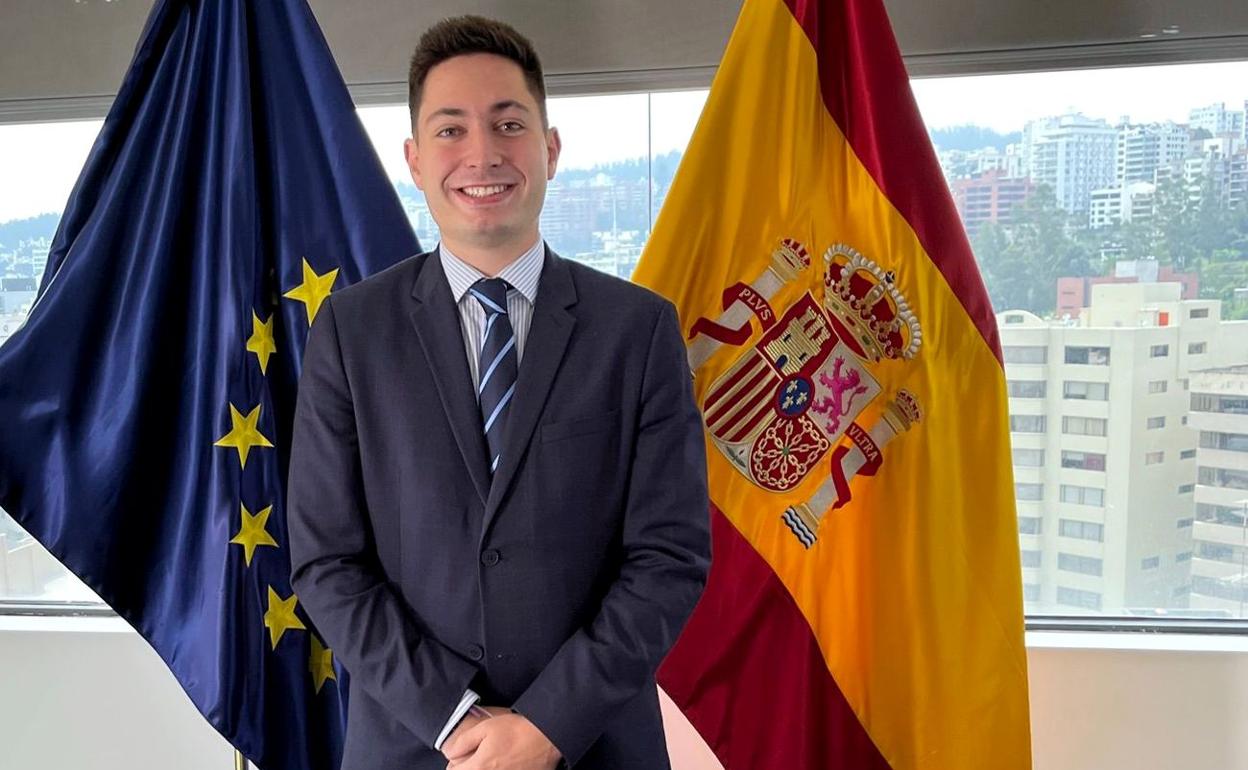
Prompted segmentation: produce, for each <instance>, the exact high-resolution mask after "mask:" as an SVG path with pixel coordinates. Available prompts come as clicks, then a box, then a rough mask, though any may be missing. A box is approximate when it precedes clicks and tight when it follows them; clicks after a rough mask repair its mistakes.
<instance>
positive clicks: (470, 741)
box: [442, 724, 485, 760]
mask: <svg viewBox="0 0 1248 770" xmlns="http://www.w3.org/2000/svg"><path fill="white" fill-rule="evenodd" d="M483 740H485V731H484V730H482V729H481V725H479V724H478V725H473V726H472V727H470V728H468V729H467V730H465V731H464V732H463V733H459V734H457V735H456V736H455V739H454V741H450V740H448V741H447V742H446V743H444V744H442V753H443V754H444V755H445V756H446V758H447V759H458V760H463V759H464V758H465V757H468V756H470V755H472V754H473V753H475V752H476V750H477V747H478V746H480V745H481V741H483Z"/></svg>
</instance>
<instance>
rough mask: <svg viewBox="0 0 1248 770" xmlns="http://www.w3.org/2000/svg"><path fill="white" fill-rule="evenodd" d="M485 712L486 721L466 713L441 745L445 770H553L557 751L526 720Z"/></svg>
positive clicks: (507, 713)
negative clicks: (446, 762)
mask: <svg viewBox="0 0 1248 770" xmlns="http://www.w3.org/2000/svg"><path fill="white" fill-rule="evenodd" d="M485 711H487V712H488V713H489V715H490V716H489V717H488V718H487V717H484V716H479V715H477V714H474V713H471V712H470V713H469V714H468V715H467V716H465V717H464V718H463V720H461V721H460V723H459V724H458V725H457V726H456V727H455V730H454V731H453V732H452V733H451V735H450V737H449V738H447V739H446V742H445V743H443V744H442V754H443V755H444V756H445V757H446V758H447V760H448V764H447V768H448V770H449V769H450V768H454V770H553V769H554V767H555V765H557V764H558V763H559V759H560V754H559V750H558V749H556V748H555V745H554V744H553V743H551V742H550V740H549V739H548V738H547V737H546V736H545V735H543V734H542V731H541V730H538V729H537V727H536V726H535V725H534V724H533V723H532V722H530V721H529V720H528V719H526V718H524V717H523V716H521V715H520V714H515V713H512V712H511V711H509V710H508V709H501V708H486V709H485Z"/></svg>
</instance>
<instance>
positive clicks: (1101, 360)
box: [1066, 346, 1109, 366]
mask: <svg viewBox="0 0 1248 770" xmlns="http://www.w3.org/2000/svg"><path fill="white" fill-rule="evenodd" d="M1066 363H1068V364H1090V365H1093V366H1109V348H1090V347H1070V346H1067V348H1066Z"/></svg>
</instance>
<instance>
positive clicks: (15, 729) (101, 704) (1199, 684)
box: [0, 617, 1248, 770]
mask: <svg viewBox="0 0 1248 770" xmlns="http://www.w3.org/2000/svg"><path fill="white" fill-rule="evenodd" d="M1028 649H1029V655H1028V658H1029V664H1030V668H1031V701H1032V729H1033V736H1034V743H1035V747H1034V748H1035V760H1036V761H1035V766H1036V769H1037V770H1242V769H1243V768H1248V639H1242V638H1241V639H1235V638H1225V637H1222V638H1218V637H1213V638H1210V637H1177V636H1157V635H1142V634H1130V635H1124V634H1056V633H1053V634H1037V633H1033V634H1029V635H1028ZM665 705H668V704H665ZM665 712H666V713H667V714H668V716H669V717H670V718H669V720H668V732H669V740H670V743H671V745H672V756H673V764H674V767H675V770H715V768H718V767H719V765H718V764H717V763H716V762H715V760H714V758H713V757H712V756H711V754H710V752H709V751H708V750H707V748H706V747H705V745H704V744H702V743H701V741H700V739H698V738H697V736H696V734H695V733H693V731H692V729H691V728H690V727H689V725H688V723H686V722H684V721H683V718H681V717H680V716H679V713H678V712H676V711H675V710H674V709H672V708H665ZM232 767H233V752H232V750H231V749H230V747H229V746H228V745H226V743H225V742H224V741H223V740H222V739H221V738H220V737H219V736H218V735H217V734H216V733H215V732H214V731H213V730H212V728H210V727H208V725H207V723H206V722H204V720H203V719H202V718H200V716H199V714H198V713H197V712H196V711H195V709H194V707H193V706H192V705H191V702H190V700H189V699H188V698H187V697H186V695H185V694H184V693H183V692H182V691H181V689H180V688H179V687H178V685H177V683H176V682H175V681H174V680H173V677H172V676H170V674H169V673H168V671H167V670H166V669H165V668H164V666H163V665H162V664H161V662H160V660H159V659H158V658H157V657H156V655H155V653H153V652H152V651H151V649H150V648H149V647H148V646H147V644H146V643H145V642H143V641H142V640H141V639H140V638H139V637H138V636H137V635H136V634H134V633H133V632H131V631H130V630H129V629H128V627H126V626H125V624H124V623H123V622H122V621H120V620H117V619H112V618H81V619H65V618H51V619H41V618H20V617H0V768H3V770H44V769H45V768H46V769H48V770H53V769H56V770H59V769H60V768H75V769H78V768H81V769H82V770H166V769H167V768H169V769H171V768H177V770H228V769H229V768H232Z"/></svg>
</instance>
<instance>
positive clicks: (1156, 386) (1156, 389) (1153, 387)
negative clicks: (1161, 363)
mask: <svg viewBox="0 0 1248 770" xmlns="http://www.w3.org/2000/svg"><path fill="white" fill-rule="evenodd" d="M1148 392H1149V393H1150V394H1152V393H1165V392H1166V381H1165V380H1152V381H1151V382H1149V383H1148Z"/></svg>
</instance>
